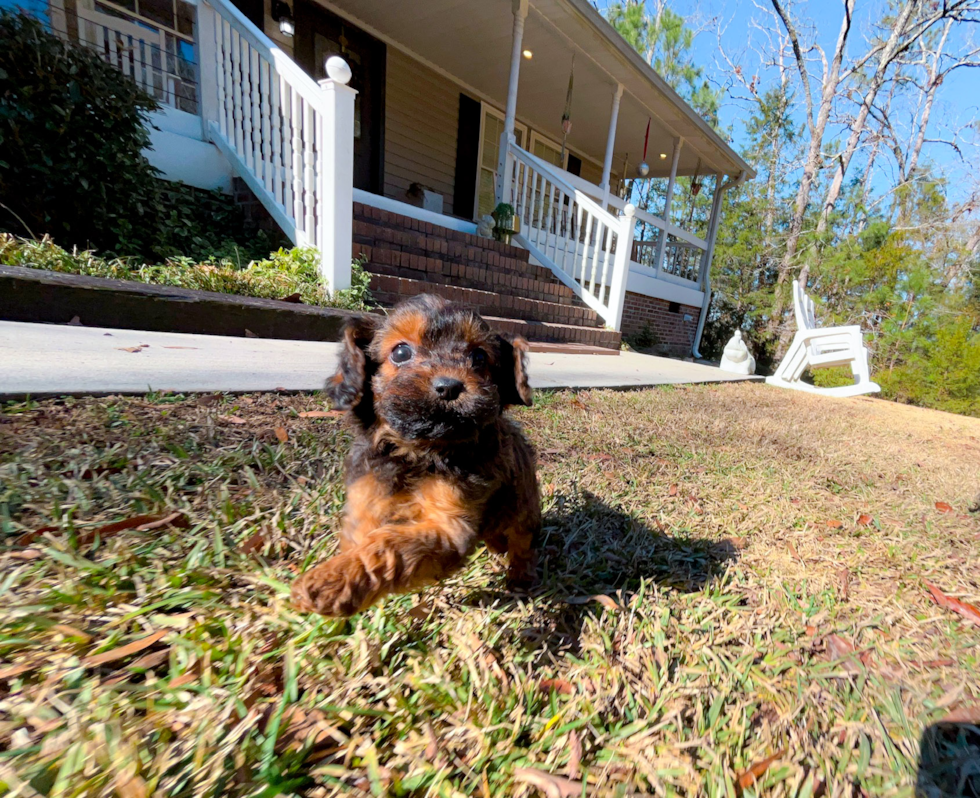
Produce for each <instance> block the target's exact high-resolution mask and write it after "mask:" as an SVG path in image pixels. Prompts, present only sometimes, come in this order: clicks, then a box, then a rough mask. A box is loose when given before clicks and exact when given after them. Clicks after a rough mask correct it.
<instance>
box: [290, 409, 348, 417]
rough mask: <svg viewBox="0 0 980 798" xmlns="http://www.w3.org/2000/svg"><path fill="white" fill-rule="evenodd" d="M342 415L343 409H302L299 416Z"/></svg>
mask: <svg viewBox="0 0 980 798" xmlns="http://www.w3.org/2000/svg"><path fill="white" fill-rule="evenodd" d="M342 415H344V411H343V410H304V411H303V412H302V413H300V414H299V417H300V418H337V417H338V416H342Z"/></svg>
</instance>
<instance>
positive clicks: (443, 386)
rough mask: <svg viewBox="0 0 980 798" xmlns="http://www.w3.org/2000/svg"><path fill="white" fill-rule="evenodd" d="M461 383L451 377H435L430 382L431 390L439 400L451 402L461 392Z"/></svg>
mask: <svg viewBox="0 0 980 798" xmlns="http://www.w3.org/2000/svg"><path fill="white" fill-rule="evenodd" d="M463 387H464V386H463V383H462V382H461V381H460V380H456V379H453V378H452V377H436V378H435V379H434V380H433V381H432V390H433V391H435V392H436V394H438V396H439V398H440V399H443V400H444V401H446V402H451V401H453V399H455V398H456V397H457V396H459V395H460V394H461V393H462V392H463Z"/></svg>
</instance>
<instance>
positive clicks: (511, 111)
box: [497, 0, 528, 202]
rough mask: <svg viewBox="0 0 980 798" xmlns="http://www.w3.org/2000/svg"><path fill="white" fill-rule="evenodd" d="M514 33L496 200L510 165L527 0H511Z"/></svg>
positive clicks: (498, 160)
mask: <svg viewBox="0 0 980 798" xmlns="http://www.w3.org/2000/svg"><path fill="white" fill-rule="evenodd" d="M513 3H514V6H513V10H514V33H513V37H512V41H511V47H510V80H509V82H508V83H507V107H506V110H505V112H504V132H503V133H502V134H501V136H500V153H499V155H498V158H497V202H503V201H504V184H505V180H504V178H505V176H506V175H507V170H508V167H509V165H510V158H509V155H510V145H511V143H512V142H513V141H514V122H515V121H516V120H517V84H518V82H519V80H520V76H521V56H522V51H523V49H524V20H525V19H527V9H528V0H513Z"/></svg>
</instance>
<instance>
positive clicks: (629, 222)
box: [609, 203, 636, 332]
mask: <svg viewBox="0 0 980 798" xmlns="http://www.w3.org/2000/svg"><path fill="white" fill-rule="evenodd" d="M619 222H620V227H619V235H618V236H617V238H616V257H615V260H614V261H613V273H612V279H611V280H610V282H609V310H610V311H611V313H610V316H609V326H610V327H612V328H613V329H614V330H616V332H620V331H621V330H622V327H623V305H624V304H625V303H626V280H627V278H628V277H629V271H630V261H631V260H633V233H634V231H635V230H636V206H635V205H633V204H632V203H629V204H627V205H626V207H625V208H623V215H622V216H620V217H619Z"/></svg>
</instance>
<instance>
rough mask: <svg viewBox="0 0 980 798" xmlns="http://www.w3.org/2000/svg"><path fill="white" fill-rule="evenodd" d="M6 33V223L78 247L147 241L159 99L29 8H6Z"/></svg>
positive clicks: (2, 98) (1, 111)
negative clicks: (152, 117)
mask: <svg viewBox="0 0 980 798" xmlns="http://www.w3.org/2000/svg"><path fill="white" fill-rule="evenodd" d="M0 41H2V42H3V47H2V48H0V197H3V203H4V205H5V206H6V207H3V208H0V224H2V225H3V228H4V229H6V230H17V231H18V232H25V231H26V232H28V234H30V235H34V234H37V235H41V234H50V235H52V236H53V237H54V238H55V239H57V240H58V241H59V242H62V243H65V244H67V245H72V246H74V245H89V246H95V247H99V248H103V249H114V248H116V247H117V246H118V245H119V243H120V242H124V241H126V242H133V245H135V246H139V245H140V244H141V243H142V240H143V238H144V237H145V234H144V232H143V230H144V228H146V227H149V228H152V230H155V229H156V225H155V224H154V213H155V212H156V208H155V199H156V196H155V195H156V191H155V185H154V184H155V181H154V178H155V176H156V170H155V169H154V168H153V167H152V166H150V164H149V162H148V161H147V160H146V158H145V157H144V155H143V149H144V148H145V147H146V146H147V145H148V144H149V142H150V136H149V132H148V130H147V127H146V121H147V119H148V116H149V113H150V111H153V110H155V109H156V108H157V103H156V101H155V100H154V99H153V98H151V97H150V96H149V95H148V94H146V93H145V92H144V91H142V90H141V89H140V88H139V87H138V86H137V85H136V83H135V82H134V81H133V80H132V79H130V78H127V77H126V76H125V75H123V74H122V72H121V71H120V70H118V69H117V68H115V67H114V66H111V65H110V64H107V63H105V62H104V61H102V60H101V59H100V58H99V57H98V55H97V54H96V53H95V52H94V51H93V50H89V49H87V48H85V47H82V46H80V45H74V44H70V43H67V42H64V41H62V40H61V39H60V38H58V37H57V36H56V35H55V34H53V33H51V32H50V31H48V30H47V29H46V28H45V27H44V26H43V25H42V23H40V22H39V21H37V20H35V19H34V18H32V17H30V16H28V15H27V14H24V13H15V14H12V13H9V12H0Z"/></svg>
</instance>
